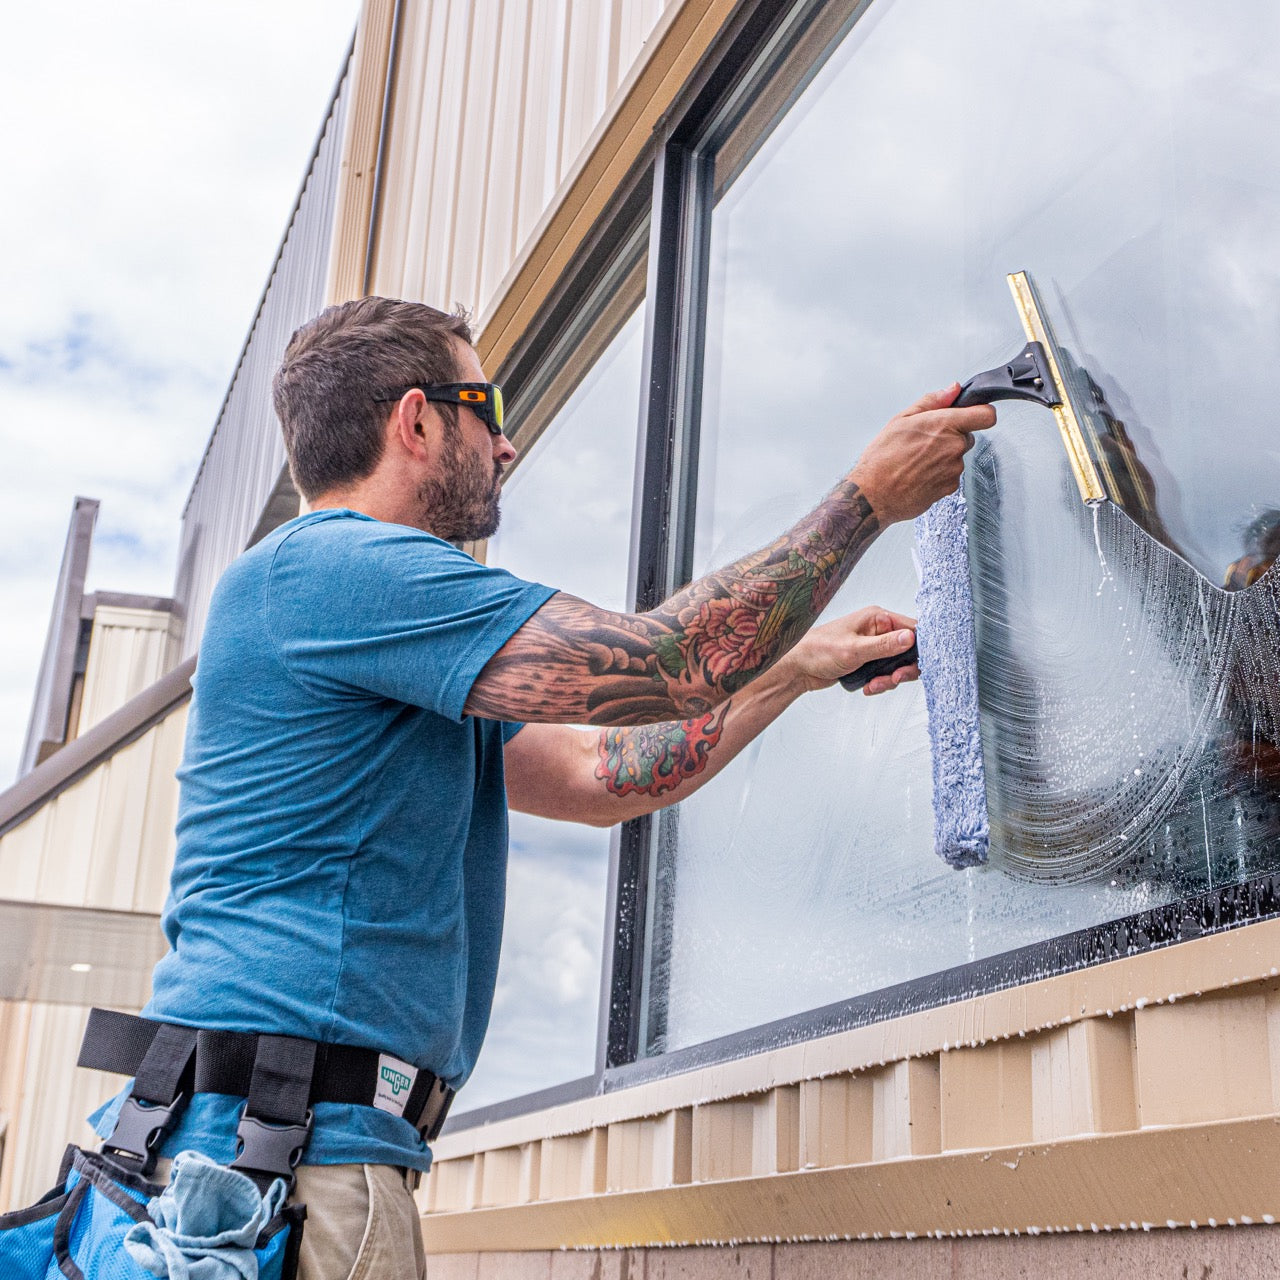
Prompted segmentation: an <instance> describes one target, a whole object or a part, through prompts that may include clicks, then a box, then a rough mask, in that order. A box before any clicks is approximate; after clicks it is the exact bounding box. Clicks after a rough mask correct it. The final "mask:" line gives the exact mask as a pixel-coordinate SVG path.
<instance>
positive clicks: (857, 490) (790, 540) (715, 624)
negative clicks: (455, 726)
mask: <svg viewBox="0 0 1280 1280" xmlns="http://www.w3.org/2000/svg"><path fill="white" fill-rule="evenodd" d="M957 390H958V387H957V386H952V387H950V388H948V389H947V390H946V391H941V392H934V393H932V394H931V395H928V396H925V397H924V398H923V399H921V400H920V401H918V402H917V403H916V404H915V405H913V406H912V407H911V408H910V409H907V410H906V411H905V412H903V413H901V414H898V415H897V417H895V418H893V419H892V420H891V421H890V422H889V424H888V426H887V427H885V429H884V430H883V431H882V432H881V433H880V434H879V435H878V436H877V437H876V438H875V440H873V441H872V442H871V445H870V446H869V447H868V448H867V450H866V452H865V453H864V454H863V456H862V458H861V459H860V461H859V463H858V465H857V466H856V467H855V468H854V469H853V471H851V472H850V473H849V474H848V475H847V476H845V478H844V479H843V480H841V481H840V483H839V484H837V485H836V487H835V488H834V489H832V490H831V492H830V493H829V494H827V496H826V497H825V498H824V499H823V500H822V502H820V503H819V504H818V506H817V507H815V508H814V509H813V511H811V512H810V513H809V514H808V515H807V516H805V517H804V518H803V519H802V520H800V521H799V522H797V523H796V524H795V525H793V526H792V528H791V529H789V530H788V531H787V532H786V533H784V534H783V535H782V536H781V537H779V538H777V539H775V540H774V541H773V542H772V543H770V544H769V545H768V546H766V547H764V548H762V549H761V550H759V551H757V552H755V553H753V554H752V555H749V556H745V557H744V558H743V559H741V560H739V561H737V562H736V563H735V564H732V565H729V566H728V567H727V568H724V569H720V570H717V571H716V572H714V573H710V574H708V575H707V576H706V577H704V578H700V579H699V580H698V581H697V582H694V583H691V584H690V585H689V586H687V587H685V588H684V589H683V590H681V591H679V592H677V593H676V594H675V595H674V596H672V597H671V598H670V599H669V600H667V601H666V602H665V603H663V604H661V605H659V606H658V608H656V609H653V610H651V611H649V612H648V613H636V614H624V613H614V612H611V611H609V610H606V609H598V608H596V607H595V606H594V605H591V604H588V603H587V602H586V601H583V600H578V599H576V598H575V597H573V596H569V595H565V594H560V595H556V596H553V597H552V598H551V599H550V600H548V601H547V603H546V604H545V605H543V606H542V608H541V609H539V610H538V612H537V613H536V614H534V616H533V617H532V618H531V619H530V620H529V621H528V622H527V623H525V625H524V626H523V627H521V628H520V630H519V631H517V632H516V634H515V635H514V636H512V638H511V639H510V640H509V641H508V642H507V643H506V644H505V645H504V646H503V647H502V648H501V649H500V650H499V651H498V652H497V653H496V654H495V655H494V656H493V658H492V659H490V661H489V662H488V664H487V665H486V666H485V668H484V670H483V671H482V672H481V673H480V676H479V678H478V679H477V680H476V683H475V685H474V686H473V688H472V690H471V694H470V696H469V698H468V699H467V703H466V711H467V712H468V713H470V714H472V715H480V716H488V717H490V718H493V719H507V720H524V721H533V722H539V721H541V722H549V723H560V724H595V725H624V724H625V725H641V724H652V723H654V722H662V721H673V720H697V719H698V718H700V717H702V716H704V715H705V714H706V713H707V712H709V711H712V710H713V709H715V708H717V707H720V706H721V705H722V704H723V703H725V702H726V701H727V700H728V699H729V698H731V697H733V696H734V695H735V694H738V693H740V692H741V691H742V690H743V689H745V688H746V687H747V686H748V685H749V684H750V682H751V681H753V680H755V679H756V678H757V677H759V676H760V675H761V674H762V673H764V672H766V671H768V670H769V668H770V667H771V666H773V664H774V663H775V662H777V661H778V660H779V659H780V658H781V657H782V656H783V655H784V654H785V653H786V652H787V651H788V650H789V649H790V648H791V647H792V646H793V645H794V644H795V643H796V641H798V640H799V639H800V638H801V637H802V636H803V635H804V634H805V632H806V631H808V629H809V628H810V627H811V626H812V625H813V622H814V620H815V619H816V618H817V617H818V615H819V614H820V613H821V612H822V610H823V609H824V608H825V607H826V605H827V603H828V602H829V601H830V599H831V597H832V596H834V595H835V593H836V592H837V591H838V590H839V588H840V587H841V585H842V584H843V583H844V581H845V579H846V578H847V577H848V575H849V572H850V570H852V568H853V566H854V565H855V564H856V563H857V562H858V559H859V558H860V557H861V555H862V553H863V552H864V551H865V550H866V548H867V547H868V546H869V545H870V544H871V542H872V540H873V539H874V538H875V537H876V535H877V534H878V533H879V532H880V531H881V529H883V528H885V527H886V526H887V525H888V524H890V523H892V522H893V521H895V520H901V519H907V518H909V517H911V516H914V515H917V514H919V512H921V511H923V510H924V509H925V508H926V507H928V506H930V505H931V504H932V503H933V502H935V501H936V500H937V499H938V498H940V497H942V496H943V495H944V494H946V493H950V492H952V491H953V490H954V489H955V487H956V485H957V483H958V482H959V478H960V472H961V468H962V466H963V461H964V453H965V451H966V450H967V449H968V448H969V446H970V445H971V444H972V438H971V435H970V433H971V432H972V431H975V430H979V429H981V428H983V427H987V426H990V425H991V424H992V423H993V422H994V421H995V414H994V412H993V411H992V410H991V409H990V408H989V407H987V406H985V405H984V406H978V407H976V408H971V409H951V408H949V407H948V406H949V405H950V404H951V401H952V400H953V399H954V398H955V396H956V392H957ZM729 718H730V717H729V715H728V713H726V717H725V720H726V722H727V721H728V719H729Z"/></svg>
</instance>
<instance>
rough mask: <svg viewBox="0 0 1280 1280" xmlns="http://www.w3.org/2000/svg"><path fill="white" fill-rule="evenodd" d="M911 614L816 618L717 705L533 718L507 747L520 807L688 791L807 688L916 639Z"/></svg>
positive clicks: (650, 806)
mask: <svg viewBox="0 0 1280 1280" xmlns="http://www.w3.org/2000/svg"><path fill="white" fill-rule="evenodd" d="M914 625H915V621H914V619H912V618H907V617H903V616H901V615H899V614H896V613H890V612H888V611H887V610H884V609H878V608H870V609H861V610H859V611H858V612H857V613H854V614H850V615H849V616H848V617H847V618H840V619H838V620H837V621H835V622H831V623H828V624H827V625H825V626H821V627H815V628H814V629H813V630H812V631H811V632H810V633H809V634H808V635H807V636H806V637H805V638H804V639H803V640H802V641H800V643H799V644H798V645H797V646H796V647H795V648H794V649H793V650H792V651H791V652H790V653H789V654H787V655H786V656H785V657H784V658H782V659H781V660H780V661H779V662H777V663H776V664H775V665H774V666H773V667H772V668H770V670H769V671H767V672H765V674H764V675H762V676H760V678H759V679H757V680H753V681H752V682H751V683H750V684H749V685H748V686H747V687H746V688H745V689H743V690H742V691H741V692H739V693H736V694H734V695H733V697H731V698H730V699H729V700H728V701H727V702H725V703H722V704H721V705H720V706H718V707H716V708H715V709H714V710H712V711H708V712H705V713H704V714H703V715H700V716H697V717H694V718H693V719H690V720H684V721H677V722H666V723H662V724H649V725H639V726H635V727H632V728H611V729H603V730H600V729H575V728H570V727H568V726H566V725H552V724H530V725H527V726H526V727H525V728H524V729H523V730H522V731H521V732H520V733H518V734H517V735H516V736H515V737H514V738H513V739H512V740H511V741H510V742H509V743H508V744H507V747H506V753H505V754H506V774H507V798H508V802H509V803H510V805H511V807H512V808H513V809H518V810H521V811H522V812H525V813H534V814H538V815H539V816H540V817H544V818H561V819H564V820H567V821H570V822H585V823H589V824H591V825H593V826H605V827H607V826H612V825H613V824H614V823H617V822H625V821H626V820H627V819H628V818H634V817H637V816H639V815H640V814H642V813H650V812H652V811H653V810H655V809H662V808H665V807H666V806H667V805H669V804H675V803H677V802H678V801H680V800H683V799H685V798H686V797H687V796H689V795H691V794H692V793H693V792H694V791H696V790H698V788H699V787H701V786H702V785H703V783H705V782H706V781H707V780H708V779H709V778H712V777H714V776H715V775H716V774H717V773H719V772H720V770H721V769H723V768H724V766H725V765H726V764H728V763H729V761H730V760H732V759H733V757H734V756H736V755H737V754H738V752H739V751H740V750H741V749H742V748H743V747H744V746H746V744H747V743H748V742H750V741H751V740H752V739H753V738H754V737H755V736H756V735H757V734H758V733H760V732H761V730H763V729H764V728H766V727H767V726H768V725H769V724H770V723H771V722H772V721H773V720H774V719H776V718H777V716H778V715H780V714H781V713H782V712H783V711H784V710H785V709H786V708H787V707H788V706H789V705H790V704H791V703H792V702H793V701H794V700H795V699H796V698H797V697H798V696H799V695H800V694H802V693H805V692H807V691H809V690H812V689H822V688H826V687H827V686H829V685H831V684H833V683H834V682H835V680H836V679H837V678H838V677H839V676H841V675H843V674H844V673H845V672H846V671H851V670H853V669H854V668H855V667H859V666H861V665H862V664H863V663H864V662H870V661H871V660H872V659H873V658H882V657H887V656H889V655H891V654H898V653H901V652H903V650H905V649H907V648H909V647H910V645H911V642H912V639H913V638H914V633H913V632H912V630H911V629H910V628H912V627H914ZM916 674H917V671H916V668H915V667H904V668H900V669H899V670H898V671H895V672H894V673H893V674H892V675H891V676H880V677H877V678H876V679H875V680H873V681H872V682H871V683H870V684H869V685H868V686H867V689H866V692H868V693H872V694H876V693H882V692H884V691H885V690H887V689H892V688H895V687H896V686H897V685H899V684H901V683H902V682H903V681H905V680H912V679H914V678H915V677H916Z"/></svg>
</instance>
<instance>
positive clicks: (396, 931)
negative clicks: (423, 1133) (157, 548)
mask: <svg viewBox="0 0 1280 1280" xmlns="http://www.w3.org/2000/svg"><path fill="white" fill-rule="evenodd" d="M552 594H553V591H552V590H551V589H550V588H548V587H544V586H540V585H537V584H535V583H530V582H525V581H522V580H521V579H519V578H516V577H513V576H512V575H511V574H509V573H507V572H505V571H503V570H501V569H492V568H486V567H485V566H483V565H480V564H478V563H477V562H476V561H474V560H473V559H471V557H470V556H468V555H466V554H464V553H463V552H461V551H459V550H457V549H456V548H455V547H452V546H450V545H449V544H448V543H447V542H442V541H441V540H440V539H438V538H434V537H432V536H431V535H430V534H426V533H421V532H419V531H418V530H415V529H410V528H406V527H404V526H402V525H394V524H387V523H384V522H381V521H378V520H374V519H371V518H370V517H368V516H364V515H360V514H358V513H357V512H353V511H345V510H340V511H319V512H315V513H312V514H310V515H305V516H301V517H299V518H298V519H297V520H291V521H290V522H289V523H288V524H285V525H283V526H281V527H280V528H279V529H277V530H276V531H275V532H273V533H272V534H270V535H269V536H268V537H267V538H265V539H264V540H263V541H262V542H260V543H258V545H257V546H255V547H253V548H252V549H251V550H249V551H247V552H246V553H245V554H244V555H243V556H241V557H240V558H239V559H238V560H237V561H236V562H235V563H234V564H233V565H232V566H231V567H230V568H229V569H228V570H227V572H226V573H225V575H224V576H223V578H222V581H221V582H220V583H219V584H218V588H217V590H216V591H215V592H214V596H213V601H212V604H211V606H210V611H209V620H208V623H207V625H206V627H205V632H204V637H203V643H202V645H201V649H200V658H199V663H198V665H197V668H196V674H195V678H194V682H193V683H194V690H195V692H194V697H193V700H192V704H191V713H190V721H189V724H188V728H187V742H186V750H185V753H184V756H183V762H182V767H181V769H180V770H179V773H178V777H179V780H180V782H181V793H180V800H179V807H178V828H177V831H178V845H177V856H176V860H175V863H174V869H173V880H172V886H171V890H170V895H169V899H168V901H167V903H166V905H165V909H164V915H163V917H162V924H163V927H164V931H165V935H166V936H167V938H168V940H169V945H170V948H171V949H170V951H169V953H168V954H167V955H166V956H165V957H164V958H163V959H162V960H161V961H160V963H159V965H158V966H157V967H156V971H155V978H154V983H153V988H152V990H153V994H152V998H151V1001H150V1003H149V1004H148V1005H147V1007H146V1009H144V1010H143V1013H144V1015H145V1016H147V1017H150V1018H155V1019H157V1020H160V1021H164V1022H176V1023H181V1024H184V1025H188V1026H200V1027H211V1028H217V1029H229V1030H239V1031H260V1032H268V1033H273V1034H277V1035H290V1036H299V1037H303V1038H305V1039H310V1040H322V1041H330V1042H336V1043H340V1044H353V1045H361V1046H364V1047H366V1048H370V1049H377V1050H379V1051H380V1052H384V1053H387V1054H390V1055H392V1056H394V1057H396V1058H399V1059H402V1060H403V1061H404V1062H408V1063H412V1064H413V1065H414V1066H417V1067H425V1068H427V1069H429V1070H431V1071H434V1072H435V1073H436V1074H437V1075H439V1076H442V1077H443V1078H444V1079H445V1080H446V1081H447V1082H448V1083H450V1084H451V1085H453V1086H454V1087H458V1086H460V1085H461V1084H462V1083H463V1082H464V1081H465V1080H466V1078H467V1076H468V1075H469V1074H470V1072H471V1068H472V1066H473V1065H474V1063H475V1060H476V1055H477V1054H478V1053H479V1051H480V1044H481V1041H482V1040H483V1039H484V1033H485V1029H486V1027H487V1025H488V1020H489V1010H490V1006H491V1004H492V1000H493V989H494V980H495V977H496V974H497V967H498V946H499V942H500V939H501V932H502V913H503V899H504V883H505V876H506V855H507V808H506V790H505V786H504V783H503V772H502V748H503V744H504V742H505V741H506V740H507V739H509V738H510V736H511V735H512V734H514V733H515V732H516V730H517V729H518V728H519V726H518V725H504V724H499V723H498V722H495V721H486V720H480V719H476V718H474V717H470V716H464V715H463V710H462V708H463V704H464V702H465V701H466V698H467V695H468V694H469V692H470V690H471V686H472V683H473V682H474V681H475V678H476V676H477V675H478V674H479V672H480V670H481V668H482V667H483V666H484V665H485V663H486V662H488V660H489V659H490V658H491V657H492V656H493V654H494V653H495V652H496V651H497V650H498V649H500V648H501V647H502V645H503V644H504V643H505V642H506V641H507V640H508V639H509V638H510V637H511V635H512V634H513V633H514V632H515V631H516V630H518V629H519V627H520V626H521V625H522V624H523V623H524V622H525V621H527V620H528V618H529V617H530V615H532V614H533V613H534V612H535V611H536V610H537V609H539V608H540V607H541V606H542V604H543V603H545V601H546V600H547V599H548V597H550V596H551V595H552ZM240 1105H241V1100H240V1099H234V1098H229V1097H224V1096H222V1095H213V1094H201V1095H198V1096H197V1097H196V1098H194V1099H193V1100H192V1102H191V1104H190V1105H189V1106H188V1108H187V1110H186V1113H185V1115H184V1118H183V1121H182V1123H181V1125H180V1127H179V1129H178V1130H177V1131H176V1132H175V1133H174V1134H173V1135H172V1136H171V1137H170V1139H169V1141H168V1142H167V1144H166V1146H165V1149H164V1154H166V1155H172V1154H174V1153H175V1152H177V1151H179V1150H182V1149H184V1148H186V1147H192V1146H194V1147H197V1148H200V1149H202V1150H204V1151H205V1152H206V1153H207V1154H209V1155H210V1156H212V1157H214V1158H216V1159H230V1158H231V1157H232V1155H233V1154H234V1142H235V1127H236V1119H237V1114H238V1111H239V1107H240ZM118 1109H119V1100H117V1101H116V1102H115V1103H113V1104H111V1105H110V1106H109V1107H108V1108H107V1109H106V1110H105V1111H104V1112H102V1113H101V1114H100V1115H99V1116H97V1117H95V1120H96V1121H97V1122H98V1125H99V1132H100V1133H103V1134H104V1135H105V1132H109V1130H110V1125H111V1123H112V1122H113V1121H114V1115H115V1113H116V1112H117V1111H118ZM430 1158H431V1157H430V1153H429V1151H428V1150H427V1148H426V1146H425V1145H424V1144H423V1143H422V1141H421V1139H420V1138H419V1137H418V1134H417V1132H416V1131H415V1130H414V1129H413V1127H412V1126H411V1125H410V1124H409V1123H408V1122H407V1121H405V1120H403V1119H401V1118H400V1117H398V1116H396V1115H394V1114H391V1113H389V1112H387V1111H382V1110H376V1109H374V1108H372V1107H353V1106H347V1105H340V1104H332V1103H330V1104H321V1105H318V1106H317V1107H316V1108H315V1128H314V1132H313V1135H312V1139H311V1143H310V1146H309V1147H308V1149H307V1152H306V1155H305V1156H304V1160H306V1161H307V1162H310V1163H316V1164H331V1163H338V1162H347V1161H364V1162H370V1163H385V1164H396V1165H404V1166H407V1167H411V1168H419V1169H425V1168H427V1167H428V1166H429V1164H430Z"/></svg>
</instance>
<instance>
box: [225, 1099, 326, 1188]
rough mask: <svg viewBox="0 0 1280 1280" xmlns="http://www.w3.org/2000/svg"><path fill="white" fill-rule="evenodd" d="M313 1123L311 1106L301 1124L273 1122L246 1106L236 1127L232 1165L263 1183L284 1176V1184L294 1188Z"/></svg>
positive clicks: (268, 1182)
mask: <svg viewBox="0 0 1280 1280" xmlns="http://www.w3.org/2000/svg"><path fill="white" fill-rule="evenodd" d="M313 1124H314V1117H313V1115H312V1112H311V1110H310V1108H308V1109H307V1114H306V1117H305V1118H304V1119H303V1121H302V1123H301V1124H274V1123H272V1122H271V1121H269V1120H263V1119H261V1118H260V1117H259V1116H251V1115H250V1114H249V1112H248V1108H247V1106H246V1108H245V1110H243V1111H242V1112H241V1113H240V1123H239V1124H238V1125H237V1126H236V1158H235V1159H234V1160H233V1161H232V1162H231V1168H233V1169H238V1170H239V1171H240V1172H241V1173H247V1174H248V1175H249V1176H250V1177H251V1178H253V1180H254V1181H255V1182H258V1183H260V1184H261V1183H266V1184H270V1183H272V1182H274V1181H275V1179H276V1178H283V1179H284V1182H285V1186H286V1187H287V1188H288V1189H289V1190H290V1191H292V1190H293V1184H294V1181H295V1174H294V1170H295V1169H296V1168H297V1167H298V1161H299V1160H301V1159H302V1153H303V1152H304V1151H305V1150H306V1148H307V1143H308V1142H310V1141H311V1129H312V1126H313ZM265 1189H266V1188H265V1187H263V1190H264V1191H265Z"/></svg>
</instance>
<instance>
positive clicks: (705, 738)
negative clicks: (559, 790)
mask: <svg viewBox="0 0 1280 1280" xmlns="http://www.w3.org/2000/svg"><path fill="white" fill-rule="evenodd" d="M727 713H728V704H727V703H726V704H725V705H723V706H720V707H717V708H716V710H714V711H709V712H708V713H707V714H706V715H704V716H699V717H698V718H697V719H696V720H685V721H682V722H681V723H679V724H650V725H639V726H636V727H635V728H630V729H606V730H605V731H604V732H603V733H602V734H601V735H600V747H599V750H600V762H599V763H598V764H597V765H596V777H597V778H599V779H600V780H601V781H602V782H603V783H604V785H605V789H606V790H607V791H609V792H611V793H612V794H613V795H615V796H630V795H646V796H654V797H657V796H660V795H662V794H663V793H664V792H667V791H674V790H675V789H676V787H678V786H679V785H680V784H681V783H682V782H686V781H688V779H690V778H695V777H697V776H698V774H700V773H701V772H702V771H703V769H705V768H706V767H707V757H708V755H709V753H710V752H711V749H712V748H713V747H714V746H715V745H716V743H717V742H719V741H720V734H721V733H722V732H723V730H724V718H725V716H726V714H727Z"/></svg>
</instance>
